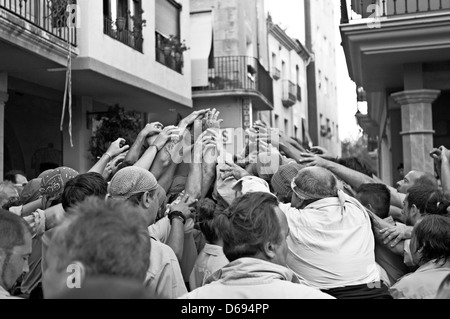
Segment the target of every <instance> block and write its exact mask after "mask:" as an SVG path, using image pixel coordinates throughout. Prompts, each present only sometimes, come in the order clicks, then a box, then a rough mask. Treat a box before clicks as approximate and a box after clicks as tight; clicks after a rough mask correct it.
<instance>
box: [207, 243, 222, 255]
mask: <svg viewBox="0 0 450 319" xmlns="http://www.w3.org/2000/svg"><path fill="white" fill-rule="evenodd" d="M203 252H204V253H205V254H208V255H212V256H222V255H223V248H222V247H220V246H217V245H211V244H205V247H204V248H203Z"/></svg>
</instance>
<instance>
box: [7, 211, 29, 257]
mask: <svg viewBox="0 0 450 319" xmlns="http://www.w3.org/2000/svg"><path fill="white" fill-rule="evenodd" d="M25 232H29V233H30V235H31V230H30V227H29V226H28V224H27V222H26V221H25V220H24V219H23V218H21V217H19V216H17V215H15V214H12V213H10V212H8V211H6V210H4V209H0V249H5V250H11V249H13V248H14V247H17V246H22V245H24V244H25Z"/></svg>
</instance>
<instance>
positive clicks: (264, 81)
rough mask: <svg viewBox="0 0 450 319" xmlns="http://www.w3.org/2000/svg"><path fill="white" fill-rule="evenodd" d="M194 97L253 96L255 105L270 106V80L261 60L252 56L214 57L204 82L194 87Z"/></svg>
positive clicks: (271, 103) (271, 100)
mask: <svg viewBox="0 0 450 319" xmlns="http://www.w3.org/2000/svg"><path fill="white" fill-rule="evenodd" d="M192 90H193V97H194V98H202V97H211V96H215V95H216V96H223V95H231V96H233V95H243V96H252V97H256V98H257V99H254V103H255V105H254V106H255V108H256V109H259V110H270V109H273V80H272V78H271V77H270V75H269V72H267V71H266V70H265V69H264V67H263V66H262V65H261V63H260V62H259V61H258V60H257V59H256V58H253V57H246V56H228V57H218V58H214V61H213V65H212V67H211V65H210V68H209V70H208V86H205V87H194V88H193V89H192Z"/></svg>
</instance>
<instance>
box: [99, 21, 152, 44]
mask: <svg viewBox="0 0 450 319" xmlns="http://www.w3.org/2000/svg"><path fill="white" fill-rule="evenodd" d="M127 20H128V18H126V17H121V18H117V20H116V21H113V20H111V19H110V18H108V17H103V32H104V33H105V34H106V35H108V36H110V37H111V38H113V39H115V40H117V41H119V42H122V43H123V44H125V45H127V46H129V47H130V48H133V49H134V50H136V51H139V52H141V53H142V52H143V48H142V44H143V42H144V39H143V38H142V32H138V31H130V30H129V27H128V26H129V24H128V21H127Z"/></svg>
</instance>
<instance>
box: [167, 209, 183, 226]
mask: <svg viewBox="0 0 450 319" xmlns="http://www.w3.org/2000/svg"><path fill="white" fill-rule="evenodd" d="M167 217H169V219H170V223H171V224H172V220H173V219H175V218H178V219H180V220H181V221H182V222H183V224H186V217H184V215H183V213H182V212H179V211H173V212H170V213H169V215H168V216H167Z"/></svg>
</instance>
